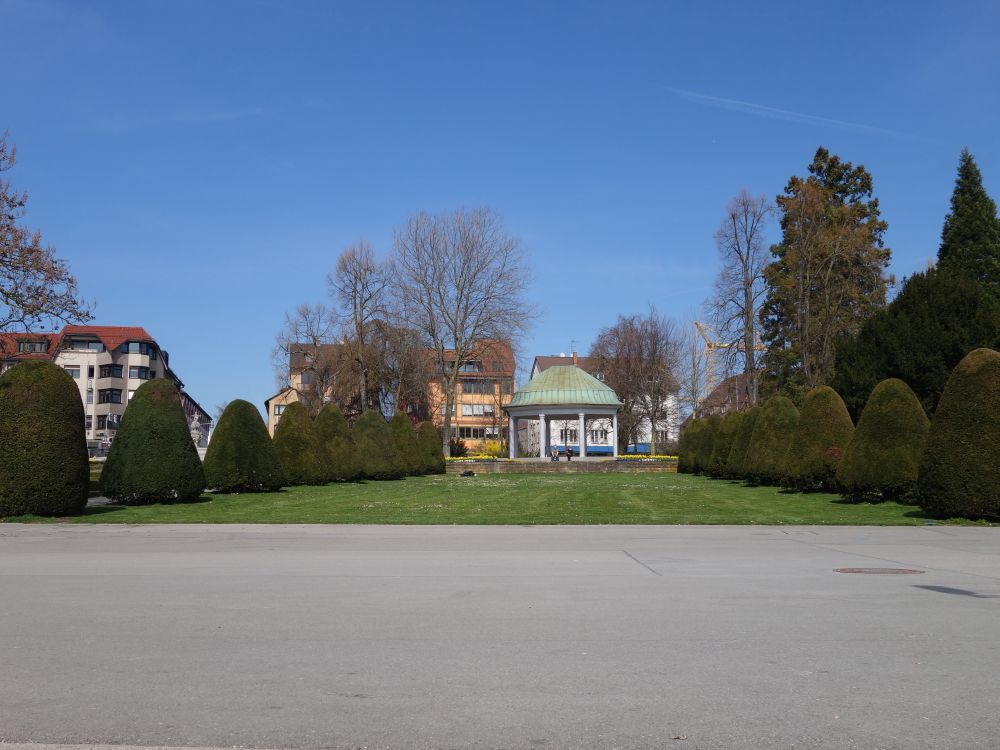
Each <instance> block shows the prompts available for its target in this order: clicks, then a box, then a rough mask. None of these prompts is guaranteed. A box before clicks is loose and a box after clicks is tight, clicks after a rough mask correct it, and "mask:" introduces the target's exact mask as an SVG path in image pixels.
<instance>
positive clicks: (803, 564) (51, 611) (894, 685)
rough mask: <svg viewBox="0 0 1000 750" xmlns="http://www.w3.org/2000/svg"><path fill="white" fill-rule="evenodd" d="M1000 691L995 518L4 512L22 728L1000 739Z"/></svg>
mask: <svg viewBox="0 0 1000 750" xmlns="http://www.w3.org/2000/svg"><path fill="white" fill-rule="evenodd" d="M843 567H882V568H900V567H906V568H917V569H920V570H924V571H926V572H925V573H923V574H916V575H860V574H844V573H835V572H833V571H834V569H835V568H843ZM998 684H1000V529H989V528H953V527H942V526H933V527H919V528H815V527H813V528H780V527H737V528H732V527H652V526H642V527H638V526H629V527H608V526H591V527H536V528H518V527H500V528H497V527H484V528H477V527H371V526H369V527H360V526H355V527H344V526H327V527H320V526H298V527H295V526H134V527H120V526H102V527H90V526H41V525H34V526H18V525H2V526H0V739H3V740H6V741H8V742H37V743H112V744H135V745H170V746H178V745H186V746H213V747H223V746H230V747H231V746H234V745H240V746H252V747H274V748H284V747H310V748H312V747H354V746H365V747H370V748H371V747H402V748H411V747H413V748H416V747H420V748H423V747H442V748H450V747H477V748H506V747H517V748H547V747H558V748H563V747H567V748H568V747H585V748H590V747H594V748H604V747H609V748H610V747H635V748H645V747H650V748H652V747H655V748H673V747H676V748H683V749H684V750H689V749H694V748H755V749H756V748H813V747H815V748H837V750H842V749H844V748H907V750H912V749H914V748H955V749H966V748H996V747H998V746H1000V710H998V708H1000V690H998Z"/></svg>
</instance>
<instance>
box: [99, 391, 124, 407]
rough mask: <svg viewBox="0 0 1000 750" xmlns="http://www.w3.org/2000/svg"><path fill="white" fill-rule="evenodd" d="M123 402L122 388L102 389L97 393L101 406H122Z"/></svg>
mask: <svg viewBox="0 0 1000 750" xmlns="http://www.w3.org/2000/svg"><path fill="white" fill-rule="evenodd" d="M121 402H122V391H121V388H102V389H101V390H99V391H98V392H97V403H99V404H120V403H121Z"/></svg>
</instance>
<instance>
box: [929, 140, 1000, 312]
mask: <svg viewBox="0 0 1000 750" xmlns="http://www.w3.org/2000/svg"><path fill="white" fill-rule="evenodd" d="M938 266H939V267H940V268H941V269H942V270H947V271H953V272H955V273H959V274H963V275H967V276H970V277H971V278H973V279H975V280H976V281H978V282H979V283H980V284H983V285H984V286H986V287H987V288H989V289H990V290H991V291H992V292H994V293H995V294H997V295H1000V220H998V218H997V204H996V203H994V201H993V199H992V198H990V196H989V194H988V193H987V192H986V189H985V188H984V187H983V176H982V175H981V174H980V172H979V167H978V166H976V161H975V159H973V158H972V154H970V153H969V150H968V149H962V155H961V157H960V158H959V162H958V177H957V178H956V179H955V190H954V192H952V194H951V213H949V214H948V216H947V217H945V220H944V229H943V230H942V231H941V248H940V249H939V250H938Z"/></svg>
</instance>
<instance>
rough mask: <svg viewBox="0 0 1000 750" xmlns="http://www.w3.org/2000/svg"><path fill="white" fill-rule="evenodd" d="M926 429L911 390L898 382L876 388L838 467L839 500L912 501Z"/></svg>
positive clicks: (926, 425) (919, 406)
mask: <svg viewBox="0 0 1000 750" xmlns="http://www.w3.org/2000/svg"><path fill="white" fill-rule="evenodd" d="M929 428H930V421H929V420H928V419H927V415H926V414H925V413H924V409H923V407H922V406H921V405H920V401H919V400H918V399H917V395H916V394H915V393H914V392H913V390H912V389H911V388H910V386H908V385H907V384H906V383H904V382H903V381H902V380H899V379H897V378H889V379H888V380H883V381H882V382H881V383H879V384H878V385H877V386H875V390H873V391H872V394H871V396H869V397H868V403H866V404H865V408H864V409H863V410H862V412H861V417H860V418H859V419H858V426H857V429H855V431H854V439H853V440H851V442H850V444H849V445H848V446H847V450H846V451H845V452H844V458H843V459H842V460H841V462H840V466H839V467H837V486H838V487H839V488H840V491H841V493H842V494H843V495H844V497H846V498H849V499H851V500H855V501H858V502H865V501H867V502H871V501H877V500H907V499H910V498H912V497H913V493H914V490H915V488H916V485H917V469H918V467H919V466H920V456H921V454H922V453H923V450H924V444H925V443H926V442H927V431H928V429H929Z"/></svg>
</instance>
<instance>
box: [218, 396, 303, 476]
mask: <svg viewBox="0 0 1000 750" xmlns="http://www.w3.org/2000/svg"><path fill="white" fill-rule="evenodd" d="M284 483H285V480H284V477H283V476H282V472H281V462H280V461H279V460H278V452H277V451H276V450H275V448H274V443H272V442H271V436H270V435H268V434H267V426H266V425H265V424H264V420H263V419H262V418H261V416H260V412H259V411H257V407H256V406H254V405H253V404H251V403H250V402H249V401H244V400H242V399H236V400H235V401H230V402H229V404H228V405H227V406H226V410H225V411H224V412H222V416H221V417H219V423H218V424H217V425H216V426H215V431H214V432H213V433H212V440H211V442H209V444H208V452H207V453H206V454H205V484H206V485H207V486H208V488H209V489H211V490H213V491H214V492H273V491H275V490H278V489H280V488H281V487H282V486H283V485H284Z"/></svg>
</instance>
